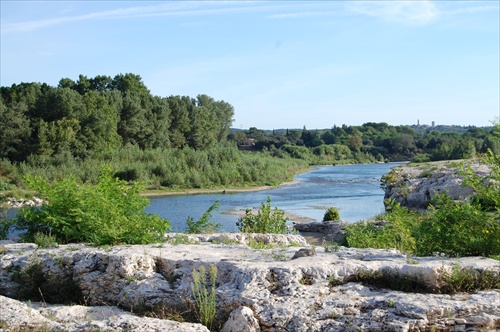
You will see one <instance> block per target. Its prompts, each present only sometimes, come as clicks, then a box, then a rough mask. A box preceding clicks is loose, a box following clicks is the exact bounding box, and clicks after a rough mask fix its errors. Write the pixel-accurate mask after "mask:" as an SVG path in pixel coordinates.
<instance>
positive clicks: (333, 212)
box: [323, 207, 340, 221]
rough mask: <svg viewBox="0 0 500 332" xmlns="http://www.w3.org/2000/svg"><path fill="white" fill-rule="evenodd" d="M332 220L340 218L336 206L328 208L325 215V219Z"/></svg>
mask: <svg viewBox="0 0 500 332" xmlns="http://www.w3.org/2000/svg"><path fill="white" fill-rule="evenodd" d="M330 220H340V214H339V210H338V209H337V208H335V207H331V208H329V209H328V210H326V212H325V215H324V216H323V221H330Z"/></svg>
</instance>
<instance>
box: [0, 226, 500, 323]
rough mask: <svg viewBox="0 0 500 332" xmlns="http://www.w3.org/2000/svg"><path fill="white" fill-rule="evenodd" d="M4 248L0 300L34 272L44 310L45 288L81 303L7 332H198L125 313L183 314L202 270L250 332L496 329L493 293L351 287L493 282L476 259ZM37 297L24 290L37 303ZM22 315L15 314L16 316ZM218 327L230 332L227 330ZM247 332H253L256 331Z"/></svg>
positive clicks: (213, 248)
mask: <svg viewBox="0 0 500 332" xmlns="http://www.w3.org/2000/svg"><path fill="white" fill-rule="evenodd" d="M245 236H246V235H245ZM277 239H278V240H279V241H283V242H288V243H291V242H294V241H295V240H297V238H293V239H295V240H294V241H291V240H290V239H292V238H286V237H285V236H284V237H278V238H277ZM3 247H4V248H5V249H4V250H2V252H3V254H0V281H1V287H0V294H1V295H9V296H11V297H12V296H14V295H15V294H17V290H18V289H19V287H25V285H23V284H19V283H17V282H16V281H15V280H17V279H16V278H12V276H13V274H15V273H17V274H19V273H20V274H22V273H23V271H26V269H27V268H28V267H31V268H33V267H36V268H38V269H39V271H38V272H39V273H40V275H42V276H43V278H42V279H41V280H40V281H41V283H40V285H35V286H36V287H40V290H41V292H43V293H44V298H45V301H46V302H47V303H51V300H50V299H49V298H48V295H49V294H48V293H47V294H46V293H45V290H44V289H45V288H44V287H47V283H53V285H52V286H53V287H57V285H58V284H57V282H58V281H61V280H66V282H72V283H73V284H74V286H75V287H77V288H78V289H79V290H80V291H81V294H82V301H81V302H82V303H85V306H84V307H78V306H69V307H68V306H62V305H60V304H57V305H56V304H55V303H54V305H46V306H45V307H44V306H42V307H39V308H35V307H32V308H31V309H30V308H28V309H30V310H31V312H36V314H34V315H33V316H26V317H24V318H23V321H22V322H21V323H16V324H17V325H15V326H21V325H20V324H28V323H29V324H31V321H29V319H35V318H36V321H37V322H40V323H42V324H48V325H47V326H49V327H50V329H53V330H56V331H57V330H58V329H60V330H65V331H81V330H85V329H87V330H91V329H92V328H94V329H100V330H103V331H122V330H126V327H127V328H128V329H129V330H134V331H135V330H139V331H140V329H141V326H144V330H146V327H147V329H149V330H153V331H154V330H156V329H158V330H160V329H163V330H166V331H190V329H192V330H194V331H196V330H198V331H206V329H205V328H204V327H203V326H201V325H199V324H194V325H178V324H180V323H178V322H170V321H167V320H155V319H153V318H149V319H146V318H143V317H138V316H135V315H133V314H132V312H135V311H136V309H137V308H139V307H146V308H152V307H155V306H158V305H162V306H165V307H166V308H173V309H175V308H178V307H179V305H181V304H183V303H185V304H188V307H189V305H192V302H190V301H192V295H191V283H192V282H193V278H192V272H193V270H198V269H199V267H200V266H204V267H205V268H206V269H207V270H208V268H209V266H210V265H211V264H213V265H215V266H216V267H217V270H218V274H217V280H216V281H215V285H216V304H217V309H218V312H219V313H221V314H222V313H228V312H231V311H232V310H234V308H238V307H248V308H249V309H251V312H252V313H251V312H250V310H248V309H241V310H240V311H236V312H234V313H233V315H231V316H232V318H230V319H229V321H230V322H231V321H232V322H237V321H238V322H239V321H242V320H244V321H245V322H246V323H245V324H246V325H245V326H247V327H248V328H249V329H252V328H253V326H254V323H255V321H257V322H258V328H260V330H261V331H266V332H274V331H285V330H287V331H302V330H307V329H309V330H310V331H345V330H346V328H347V327H349V329H352V330H353V331H355V330H365V331H374V332H377V331H416V330H420V331H424V330H432V329H442V330H450V331H453V330H461V329H462V330H463V329H464V328H465V329H466V330H467V331H469V330H470V331H472V330H479V329H480V330H484V331H495V330H498V329H499V328H500V309H499V307H498V303H499V302H500V292H499V290H487V291H481V292H475V293H472V294H456V295H444V294H425V293H411V292H406V293H404V292H401V291H398V290H396V289H394V288H395V287H396V286H397V285H396V283H395V282H392V283H390V282H389V283H388V284H387V285H385V286H384V287H383V288H375V287H372V286H369V285H364V284H361V283H359V282H354V281H355V280H356V279H355V278H353V276H355V275H356V274H357V273H359V271H365V272H366V273H378V272H384V271H392V272H393V273H394V275H395V276H398V277H399V278H400V280H418V281H420V282H422V283H423V284H425V285H426V286H427V287H429V288H434V289H440V287H442V286H445V285H443V276H444V275H445V274H446V273H448V272H449V271H451V270H452V268H453V266H456V265H457V264H458V265H459V266H461V267H463V268H470V269H472V270H475V271H482V270H491V271H492V272H493V273H495V274H496V275H498V274H499V273H500V265H499V264H498V261H496V260H493V259H488V258H484V257H465V258H447V257H418V258H411V259H409V258H408V257H407V256H406V255H404V254H402V253H400V252H399V251H397V250H395V249H391V250H375V249H355V248H345V247H342V246H339V247H338V250H335V251H334V252H332V251H330V250H328V251H325V248H323V247H321V246H317V247H316V249H315V252H316V255H314V256H307V257H303V258H299V259H292V258H293V257H294V255H295V253H296V252H297V250H299V249H306V246H304V248H297V247H296V246H280V247H274V248H270V249H263V250H254V249H251V248H250V247H249V246H247V245H245V244H239V243H232V242H230V241H227V242H225V243H221V242H218V241H214V242H203V241H200V242H199V244H191V245H189V244H180V245H172V244H168V243H159V244H152V245H131V246H116V247H110V248H95V247H88V246H85V245H61V246H59V247H58V248H52V249H41V248H36V246H25V245H19V244H13V243H5V244H3ZM34 263H36V264H35V265H34ZM349 280H351V282H348V281H349ZM36 287H34V288H33V289H34V290H36V291H37V292H36V293H37V294H39V292H38V290H37V288H36ZM56 289H57V288H56ZM35 295H36V294H35ZM5 299H6V298H5V297H3V298H0V306H1V307H0V317H1V315H2V314H3V312H5V311H6V310H4V307H6V306H8V303H10V302H11V301H10V299H7V300H5ZM118 306H119V307H120V308H121V309H118V308H117V307H118ZM105 308H107V309H105ZM30 310H27V308H26V307H23V309H16V310H15V312H23V313H24V312H30ZM117 310H121V311H117ZM124 310H127V311H124ZM129 311H130V312H129ZM11 312H14V311H12V310H11ZM40 315H41V316H43V317H45V319H43V317H41V316H40ZM11 316H13V315H11ZM11 316H8V317H11ZM23 316H25V315H23ZM33 317H35V318H33ZM82 317H83V318H82ZM99 317H103V318H102V319H100V318H99ZM251 317H254V319H255V320H254V319H251ZM220 318H221V319H222V318H223V317H222V316H221V317H220ZM1 319H2V320H5V319H4V318H3V317H2V318H1ZM47 319H48V320H47ZM225 319H226V320H227V317H226V318H225ZM8 321H9V322H12V319H11V318H9V320H8ZM223 323H225V322H224V321H221V324H223ZM167 324H171V325H167ZM227 324H228V325H227V329H230V328H231V326H234V324H235V323H227ZM238 324H239V323H238ZM242 324H243V323H242ZM61 326H63V327H64V328H61ZM242 326H243V325H242ZM254 327H255V329H256V330H257V326H254Z"/></svg>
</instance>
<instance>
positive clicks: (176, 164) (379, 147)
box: [0, 73, 500, 190]
mask: <svg viewBox="0 0 500 332" xmlns="http://www.w3.org/2000/svg"><path fill="white" fill-rule="evenodd" d="M233 116H234V108H233V106H232V105H230V104H229V103H227V102H225V101H217V100H215V99H214V98H212V97H209V96H207V95H203V94H201V95H198V96H196V98H192V97H189V96H169V97H160V96H154V95H152V94H151V93H150V91H149V90H148V88H147V87H146V86H145V84H144V83H143V82H142V79H141V77H140V76H139V75H135V74H130V73H128V74H118V75H116V76H115V77H110V76H96V77H94V78H88V77H86V76H84V75H80V76H79V77H78V79H77V80H76V81H74V80H72V79H69V78H63V79H61V80H60V81H59V83H58V85H57V86H56V87H54V86H50V85H48V84H46V83H20V84H13V85H12V86H10V87H4V86H2V87H0V190H6V189H9V188H12V187H13V186H17V187H19V186H22V178H23V177H24V176H26V175H27V174H36V175H39V176H41V177H43V178H45V179H48V180H51V179H53V180H55V179H58V178H63V177H65V176H66V175H67V174H73V175H75V176H77V177H78V178H79V179H80V180H81V181H83V182H93V183H96V181H97V177H98V174H99V173H98V171H99V169H100V167H101V166H102V165H103V164H108V165H109V166H111V167H112V168H113V169H114V170H115V171H116V174H117V176H119V177H120V179H123V180H126V181H129V182H133V181H140V182H142V183H144V184H145V185H146V186H151V187H155V188H160V187H168V188H201V187H203V188H207V187H225V186H228V187H229V186H233V187H235V186H238V187H240V186H247V185H262V184H277V183H279V182H283V181H287V180H290V179H291V178H292V177H293V174H294V172H297V171H301V170H304V169H305V168H306V167H307V165H308V164H309V165H311V164H347V163H370V162H383V161H401V160H414V161H431V160H447V159H462V158H471V157H474V156H476V155H477V154H483V153H486V151H488V149H490V150H491V151H493V152H495V153H499V152H500V144H499V143H498V141H497V140H495V139H494V136H495V134H494V131H493V130H492V129H493V127H491V128H477V127H469V128H464V127H447V128H444V129H443V130H446V132H443V130H437V129H442V128H440V127H425V126H419V127H415V126H413V127H411V126H392V125H388V124H387V123H373V122H368V123H365V124H363V125H361V126H348V125H342V126H336V125H334V126H333V127H332V128H330V129H322V130H308V129H306V128H305V127H304V128H303V129H302V130H300V129H290V130H289V129H286V130H273V131H266V130H260V129H257V128H255V127H252V128H250V129H248V130H235V129H231V125H232V122H233ZM250 140H251V146H250V150H251V151H250V152H252V153H246V152H247V151H241V150H242V149H240V150H238V148H237V144H239V145H240V146H241V145H243V144H244V143H248V142H249V141H250Z"/></svg>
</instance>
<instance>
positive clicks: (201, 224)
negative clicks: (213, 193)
mask: <svg viewBox="0 0 500 332" xmlns="http://www.w3.org/2000/svg"><path fill="white" fill-rule="evenodd" d="M219 203H220V200H217V201H215V203H214V204H213V205H212V206H211V207H209V208H208V210H207V211H206V212H205V213H204V214H203V216H202V217H201V218H200V220H198V221H194V219H193V218H192V217H189V218H188V220H187V221H186V224H187V226H188V230H187V232H188V233H190V234H208V233H214V232H215V231H217V230H218V229H219V228H220V227H221V224H214V223H213V222H211V221H209V219H210V218H211V217H212V212H213V211H214V210H215V211H218V210H219Z"/></svg>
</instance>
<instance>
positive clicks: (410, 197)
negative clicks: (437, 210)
mask: <svg viewBox="0 0 500 332" xmlns="http://www.w3.org/2000/svg"><path fill="white" fill-rule="evenodd" d="M458 163H459V162H454V163H452V162H445V163H443V162H439V163H429V164H425V165H419V166H407V165H404V166H401V167H397V168H395V169H393V170H392V171H391V172H390V173H389V174H388V175H386V177H388V178H389V180H388V182H387V183H386V187H385V197H384V198H385V199H393V200H395V201H396V202H398V203H400V204H401V206H406V207H408V208H409V209H412V210H424V209H426V208H427V207H428V206H429V203H430V202H431V200H432V198H433V197H435V196H437V195H440V194H444V193H447V195H448V196H450V197H451V199H453V200H463V199H465V198H467V197H469V196H470V195H472V193H473V190H472V188H470V187H467V186H463V185H462V183H463V177H462V176H461V175H460V171H461V169H460V168H459V167H458V166H457V164H458ZM471 167H472V169H473V170H474V171H475V172H476V173H477V174H479V175H481V176H486V175H487V174H489V171H490V169H489V167H488V166H487V165H483V164H479V163H472V164H471Z"/></svg>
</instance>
